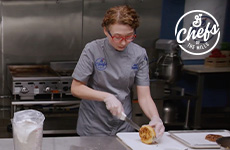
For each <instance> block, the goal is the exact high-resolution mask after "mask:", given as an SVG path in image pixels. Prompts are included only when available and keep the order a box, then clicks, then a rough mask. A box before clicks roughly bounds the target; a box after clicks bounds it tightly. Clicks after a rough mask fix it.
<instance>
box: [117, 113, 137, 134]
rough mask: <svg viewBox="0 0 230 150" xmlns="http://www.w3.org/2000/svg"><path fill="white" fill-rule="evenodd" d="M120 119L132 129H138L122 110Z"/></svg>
mask: <svg viewBox="0 0 230 150" xmlns="http://www.w3.org/2000/svg"><path fill="white" fill-rule="evenodd" d="M120 119H121V120H124V121H126V122H128V123H129V124H130V125H131V126H132V127H133V128H134V129H136V130H137V131H139V130H140V126H138V125H137V124H136V123H134V122H133V121H132V120H131V119H129V118H128V117H127V116H126V114H125V113H124V112H122V113H121V117H120Z"/></svg>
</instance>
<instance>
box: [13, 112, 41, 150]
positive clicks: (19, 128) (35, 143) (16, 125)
mask: <svg viewBox="0 0 230 150" xmlns="http://www.w3.org/2000/svg"><path fill="white" fill-rule="evenodd" d="M44 120H45V117H44V115H43V114H42V113H41V112H39V111H36V110H32V109H29V110H22V111H18V112H16V113H14V118H13V119H12V125H13V140H14V150H41V149H42V136H43V134H42V133H43V122H44Z"/></svg>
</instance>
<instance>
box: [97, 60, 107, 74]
mask: <svg viewBox="0 0 230 150" xmlns="http://www.w3.org/2000/svg"><path fill="white" fill-rule="evenodd" d="M95 67H96V69H97V70H100V71H103V70H105V69H106V67H107V62H106V60H105V58H98V59H97V60H96V61H95Z"/></svg>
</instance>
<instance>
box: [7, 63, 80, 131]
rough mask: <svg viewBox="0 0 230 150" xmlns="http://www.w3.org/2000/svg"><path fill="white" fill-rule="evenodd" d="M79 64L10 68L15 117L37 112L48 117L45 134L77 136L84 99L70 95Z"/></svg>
mask: <svg viewBox="0 0 230 150" xmlns="http://www.w3.org/2000/svg"><path fill="white" fill-rule="evenodd" d="M75 65H76V61H63V62H50V64H49V65H40V64H39V65H9V66H8V82H9V84H8V85H9V89H10V91H11V93H12V102H11V105H12V107H11V117H13V114H14V112H17V111H19V110H24V109H35V110H38V111H41V112H42V113H43V114H44V115H45V116H46V120H45V122H44V134H76V122H77V117H78V109H79V105H80V100H79V99H78V98H76V97H74V96H72V95H71V92H70V87H71V83H72V73H73V70H74V68H75Z"/></svg>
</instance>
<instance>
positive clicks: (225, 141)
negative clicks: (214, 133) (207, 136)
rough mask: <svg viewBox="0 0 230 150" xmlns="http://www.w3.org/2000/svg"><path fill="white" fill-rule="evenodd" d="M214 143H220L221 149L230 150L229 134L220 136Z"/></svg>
mask: <svg viewBox="0 0 230 150" xmlns="http://www.w3.org/2000/svg"><path fill="white" fill-rule="evenodd" d="M216 143H217V144H218V145H220V147H221V149H222V150H230V136H227V137H221V138H219V139H217V140H216Z"/></svg>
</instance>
